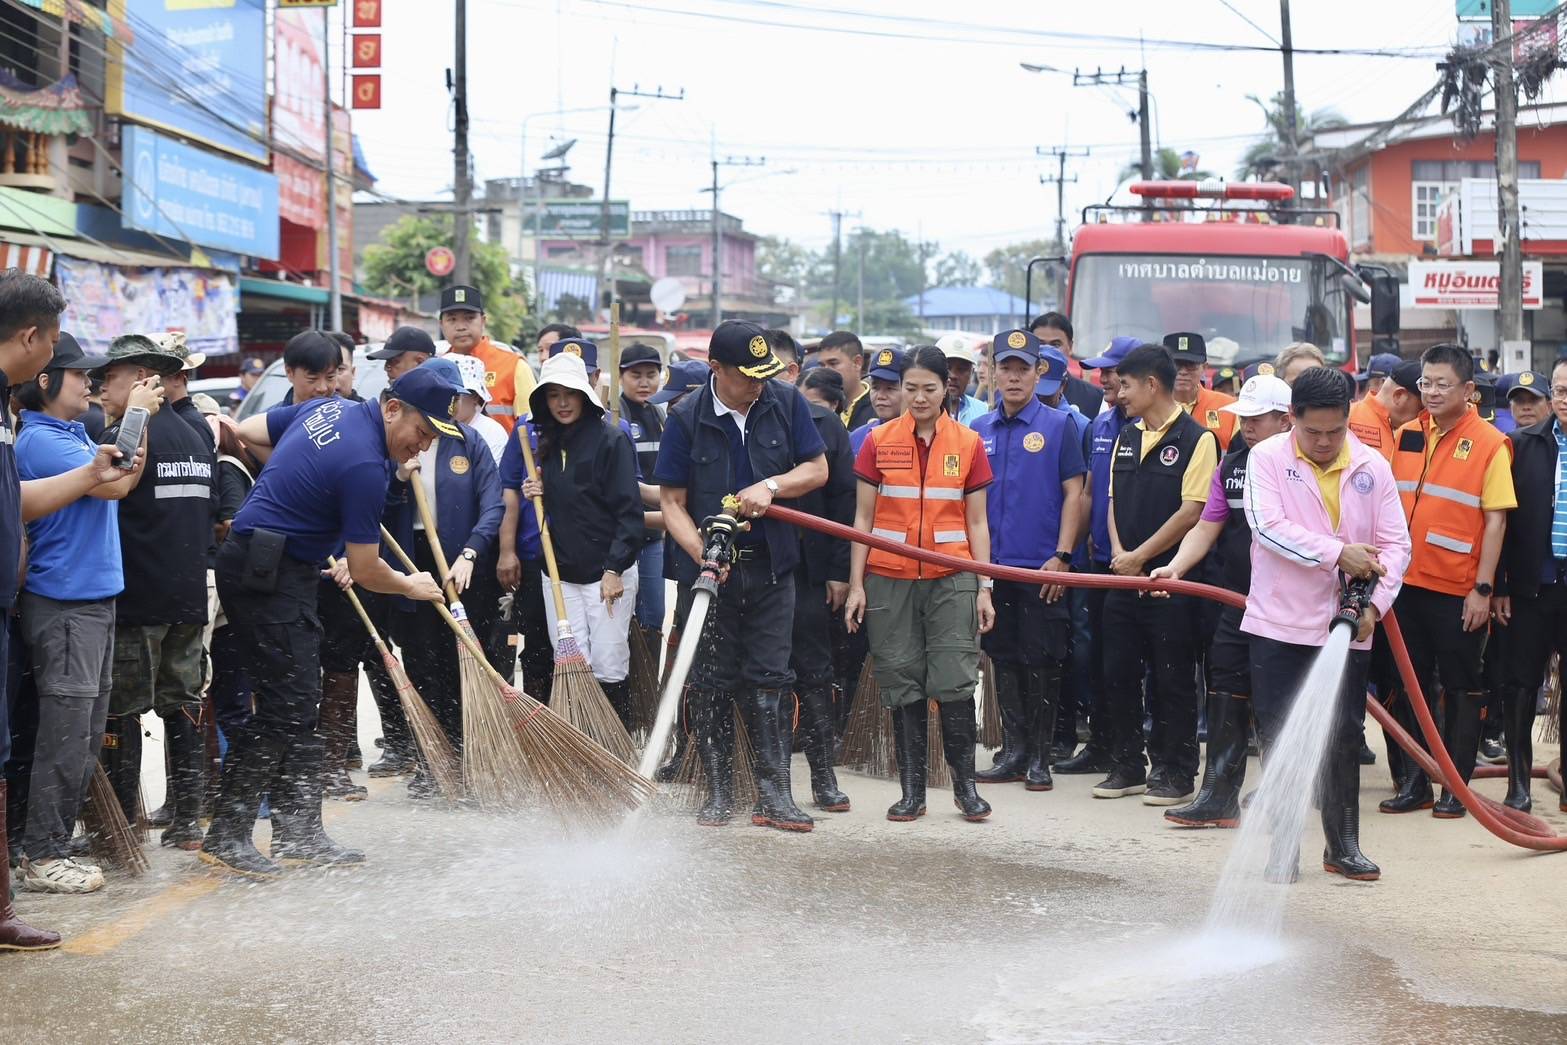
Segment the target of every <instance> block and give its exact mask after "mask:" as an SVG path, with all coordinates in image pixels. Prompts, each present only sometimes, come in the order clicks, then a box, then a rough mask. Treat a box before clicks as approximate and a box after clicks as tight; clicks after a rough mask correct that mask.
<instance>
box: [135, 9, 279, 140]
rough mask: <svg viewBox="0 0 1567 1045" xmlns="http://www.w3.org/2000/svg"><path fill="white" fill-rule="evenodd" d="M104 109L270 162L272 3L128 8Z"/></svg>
mask: <svg viewBox="0 0 1567 1045" xmlns="http://www.w3.org/2000/svg"><path fill="white" fill-rule="evenodd" d="M122 4H123V8H124V13H125V15H126V17H127V19H128V20H129V21H130V23H131V24H132V25H133V26H135V29H136V35H135V40H134V42H133V43H132V44H130V45H129V46H125V45H120V44H114V45H111V48H110V55H111V59H112V60H111V62H110V65H109V83H108V98H107V104H106V106H105V108H106V109H107V110H108V111H109V112H110V113H117V114H119V115H121V116H124V117H126V118H127V119H131V120H136V121H138V122H140V123H145V124H149V125H151V126H154V127H161V128H163V129H165V130H169V131H173V132H175V133H176V134H181V135H184V136H186V137H189V138H194V139H198V140H200V141H203V142H205V143H207V144H209V145H212V146H214V147H215V148H219V149H223V150H224V151H226V152H232V153H234V154H236V155H238V156H244V157H246V158H247V159H251V160H255V161H257V162H258V163H265V162H267V159H268V156H269V151H268V149H267V145H266V138H267V65H266V62H267V34H266V26H267V10H266V0H122Z"/></svg>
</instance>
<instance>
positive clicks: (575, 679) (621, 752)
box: [550, 635, 637, 765]
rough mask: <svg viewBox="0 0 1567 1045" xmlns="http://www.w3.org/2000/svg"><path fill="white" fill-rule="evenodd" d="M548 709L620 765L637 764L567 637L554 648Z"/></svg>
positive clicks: (623, 726) (633, 750)
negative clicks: (589, 738)
mask: <svg viewBox="0 0 1567 1045" xmlns="http://www.w3.org/2000/svg"><path fill="white" fill-rule="evenodd" d="M550 707H551V708H553V709H554V710H555V712H556V713H557V714H559V715H560V717H561V718H563V719H565V720H566V721H567V722H569V723H571V724H572V725H573V726H576V727H577V728H578V729H580V730H581V731H582V732H583V733H586V734H587V735H588V736H589V737H591V738H592V739H593V740H594V741H596V742H597V743H598V744H599V745H600V746H601V747H603V748H604V750H606V751H608V752H609V753H610V754H612V755H614V756H615V757H616V758H618V759H620V760H621V761H622V762H624V763H626V764H627V765H632V764H634V763H635V762H636V761H637V748H636V745H635V744H633V743H632V742H631V734H630V733H628V732H626V724H625V723H624V722H622V721H620V716H619V715H618V714H616V712H615V707H614V705H613V704H611V703H610V702H609V698H608V697H606V696H605V695H604V687H602V686H600V685H599V680H598V679H596V678H594V677H593V669H592V668H590V667H589V666H588V662H587V658H585V657H583V655H582V652H581V650H580V649H579V648H578V647H577V640H576V639H574V638H573V637H572V636H570V635H562V636H561V640H560V642H558V643H557V644H556V646H555V683H554V685H553V686H552V687H551V688H550Z"/></svg>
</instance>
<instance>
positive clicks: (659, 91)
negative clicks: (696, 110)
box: [595, 84, 686, 311]
mask: <svg viewBox="0 0 1567 1045" xmlns="http://www.w3.org/2000/svg"><path fill="white" fill-rule="evenodd" d="M621 95H625V96H626V97H628V98H662V99H664V100H665V101H671V102H682V101H685V97H686V89H685V88H684V87H682V88H680V93H679V94H665V93H664V88H663V87H658V88H656V89H655V90H653V91H644V90H642V89H641V88H640V87H638V86H637V85H636V84H632V85H631V90H629V91H622V90H619V89H617V88H615V87H610V89H609V142H608V144H606V145H605V146H604V200H603V202H602V204H601V207H602V209H601V210H600V212H599V215H600V216H599V236H600V237H601V238H602V239H603V241H604V242H603V244H602V246H603V248H604V256H603V257H602V258H601V259H600V264H599V272H600V274H601V276H605V277H607V278H608V280H609V305H610V308H614V307H615V301H616V300H617V298H618V295H617V294H616V293H615V266H614V263H613V262H612V261H611V260H610V255H611V254H612V253H613V249H614V243H613V242H612V241H611V240H610V235H609V175H610V171H611V169H612V167H611V164H612V163H613V161H614V158H615V99H616V98H619V97H620V96H621ZM595 305H596V303H595ZM595 311H597V309H596V308H595Z"/></svg>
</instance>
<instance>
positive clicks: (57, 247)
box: [0, 229, 210, 269]
mask: <svg viewBox="0 0 1567 1045" xmlns="http://www.w3.org/2000/svg"><path fill="white" fill-rule="evenodd" d="M0 240H4V241H5V242H6V243H8V244H14V245H16V246H26V247H45V248H47V249H48V250H50V251H53V252H54V253H55V254H57V255H60V256H61V257H67V258H81V259H82V260H83V261H96V262H98V263H99V264H101V265H118V266H120V267H122V268H156V269H175V268H189V269H199V268H208V267H210V266H207V265H198V264H196V263H195V262H193V261H191V260H190V259H189V258H176V257H174V256H172V255H169V254H153V253H152V252H150V251H145V250H132V249H131V248H130V247H116V246H113V245H111V244H108V243H93V242H92V241H91V240H85V239H77V238H76V237H74V236H40V235H38V234H37V233H34V232H17V231H16V230H14V229H0Z"/></svg>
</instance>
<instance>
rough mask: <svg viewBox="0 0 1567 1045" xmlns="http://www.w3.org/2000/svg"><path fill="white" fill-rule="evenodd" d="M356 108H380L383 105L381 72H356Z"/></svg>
mask: <svg viewBox="0 0 1567 1045" xmlns="http://www.w3.org/2000/svg"><path fill="white" fill-rule="evenodd" d="M353 107H354V108H355V109H379V108H380V107H381V74H380V73H356V74H354V105H353Z"/></svg>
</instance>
